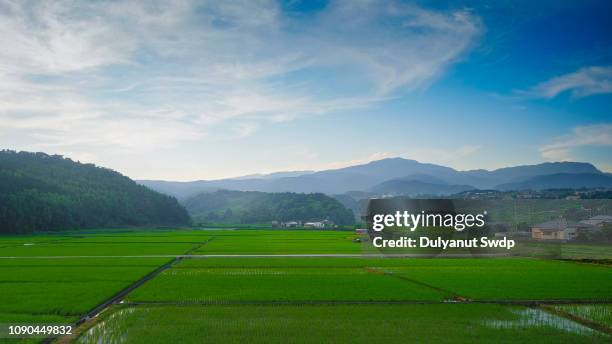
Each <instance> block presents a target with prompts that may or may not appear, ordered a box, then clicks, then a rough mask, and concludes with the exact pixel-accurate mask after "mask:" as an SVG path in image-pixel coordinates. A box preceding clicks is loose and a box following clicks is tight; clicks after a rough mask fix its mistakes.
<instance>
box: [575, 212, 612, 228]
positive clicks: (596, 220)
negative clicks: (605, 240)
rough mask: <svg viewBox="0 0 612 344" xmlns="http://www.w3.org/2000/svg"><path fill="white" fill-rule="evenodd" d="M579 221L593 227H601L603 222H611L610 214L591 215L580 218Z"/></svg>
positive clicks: (611, 216)
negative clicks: (585, 218)
mask: <svg viewBox="0 0 612 344" xmlns="http://www.w3.org/2000/svg"><path fill="white" fill-rule="evenodd" d="M580 223H584V224H587V225H591V226H595V227H599V228H601V227H603V226H604V225H605V224H608V223H610V224H612V215H597V216H593V217H591V218H589V219H587V220H582V221H580Z"/></svg>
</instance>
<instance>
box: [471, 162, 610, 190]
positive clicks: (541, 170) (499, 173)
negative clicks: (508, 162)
mask: <svg viewBox="0 0 612 344" xmlns="http://www.w3.org/2000/svg"><path fill="white" fill-rule="evenodd" d="M464 173H465V174H467V175H471V176H477V177H481V178H486V179H490V180H491V181H497V184H502V183H508V182H510V181H517V180H518V179H521V178H528V177H535V176H542V175H549V174H558V173H592V174H601V173H602V172H601V171H599V170H598V169H597V168H595V166H593V165H591V164H589V163H583V162H546V163H543V164H538V165H523V166H515V167H505V168H500V169H497V170H493V171H487V170H473V171H465V172H464ZM497 184H495V185H497ZM489 186H494V185H489Z"/></svg>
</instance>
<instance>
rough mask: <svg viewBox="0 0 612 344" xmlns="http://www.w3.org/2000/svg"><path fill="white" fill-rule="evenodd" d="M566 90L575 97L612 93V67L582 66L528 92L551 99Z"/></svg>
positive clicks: (531, 94)
mask: <svg viewBox="0 0 612 344" xmlns="http://www.w3.org/2000/svg"><path fill="white" fill-rule="evenodd" d="M564 92H570V94H571V95H572V97H574V98H582V97H587V96H591V95H596V94H605V93H612V67H607V66H604V67H585V68H581V69H579V70H577V71H575V72H573V73H569V74H565V75H561V76H557V77H555V78H552V79H550V80H547V81H545V82H542V83H540V84H538V85H536V86H535V87H533V88H532V89H531V90H530V91H527V92H526V94H528V95H530V96H534V97H538V98H549V99H550V98H554V97H556V96H558V95H559V94H561V93H564Z"/></svg>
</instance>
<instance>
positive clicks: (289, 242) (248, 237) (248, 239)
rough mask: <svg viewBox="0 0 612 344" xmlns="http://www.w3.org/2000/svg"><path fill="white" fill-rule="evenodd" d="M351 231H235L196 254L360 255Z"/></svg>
mask: <svg viewBox="0 0 612 344" xmlns="http://www.w3.org/2000/svg"><path fill="white" fill-rule="evenodd" d="M356 237H357V236H356V235H355V234H354V233H353V232H342V231H306V230H267V231H253V230H236V231H226V232H224V233H219V234H216V235H215V236H214V240H212V241H210V242H209V243H208V244H207V245H206V246H202V247H201V248H200V249H198V250H197V251H196V253H197V254H301V253H304V254H305V253H360V252H361V250H362V245H361V244H360V243H357V242H354V241H353V240H354V239H355V238H356Z"/></svg>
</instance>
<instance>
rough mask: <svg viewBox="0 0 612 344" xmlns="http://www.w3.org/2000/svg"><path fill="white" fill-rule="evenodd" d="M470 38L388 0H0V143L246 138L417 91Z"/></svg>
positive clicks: (467, 17)
mask: <svg viewBox="0 0 612 344" xmlns="http://www.w3.org/2000/svg"><path fill="white" fill-rule="evenodd" d="M480 31H481V24H480V21H479V19H478V18H477V17H476V16H474V15H473V14H471V13H470V12H467V11H453V12H437V11H431V10H427V9H424V8H420V7H417V6H408V5H403V4H400V3H396V2H394V1H385V2H378V1H376V2H373V1H361V2H354V1H333V2H332V3H331V4H330V5H329V6H328V7H327V8H326V9H324V10H323V11H322V12H321V13H318V14H315V15H314V16H313V17H312V18H298V19H296V18H292V17H287V16H285V15H284V14H283V12H282V10H281V8H280V7H279V5H278V3H276V2H274V1H265V0H262V1H250V0H249V1H247V0H244V1H233V2H225V1H223V2H220V1H189V0H184V1H172V2H165V1H146V2H142V1H123V2H115V1H113V2H104V1H96V2H88V1H83V2H74V1H62V0H59V1H23V2H20V1H18V2H14V1H8V0H4V1H2V0H0V41H1V42H2V43H3V44H2V45H3V49H1V50H0V135H2V133H3V132H6V131H18V132H19V133H21V135H22V136H24V137H28V138H29V139H30V141H29V145H28V147H27V148H29V149H40V150H44V149H47V148H49V147H56V148H58V149H59V150H60V151H63V152H73V153H75V154H79V152H81V153H80V155H81V156H98V155H99V154H108V155H112V154H114V153H117V152H119V153H120V152H122V151H125V150H131V151H132V152H138V151H147V150H151V149H155V148H156V147H162V146H163V147H172V146H176V147H180V145H181V144H185V143H189V142H193V141H199V140H202V138H205V137H206V136H207V132H208V131H210V130H211V128H215V126H216V125H217V124H219V123H221V122H225V121H228V120H232V121H236V120H243V121H245V124H244V125H238V126H235V127H233V129H230V130H233V131H234V134H238V136H246V135H249V134H252V133H253V132H254V131H255V130H256V128H257V127H258V126H259V123H261V122H264V121H265V122H275V121H286V120H291V119H293V118H296V117H301V116H306V115H317V114H324V113H329V112H333V111H338V110H346V109H353V108H357V107H366V106H368V105H369V104H372V103H375V102H380V101H384V100H386V99H388V98H389V97H393V96H395V94H396V93H398V92H403V91H411V90H416V89H422V88H425V87H427V86H428V85H429V84H430V83H431V82H433V81H434V80H435V79H436V78H437V77H439V76H440V75H441V74H442V73H443V72H444V70H445V69H447V68H449V66H450V65H451V64H452V63H454V62H455V61H457V60H458V59H460V58H461V57H462V56H463V54H464V53H465V52H466V51H468V50H469V48H470V46H471V44H473V42H474V40H475V39H476V38H477V37H478V34H479V33H480ZM230 134H231V133H230ZM3 143H6V142H3ZM9 143H10V142H9ZM85 153H87V154H85Z"/></svg>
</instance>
